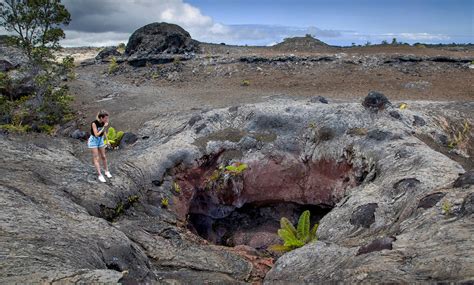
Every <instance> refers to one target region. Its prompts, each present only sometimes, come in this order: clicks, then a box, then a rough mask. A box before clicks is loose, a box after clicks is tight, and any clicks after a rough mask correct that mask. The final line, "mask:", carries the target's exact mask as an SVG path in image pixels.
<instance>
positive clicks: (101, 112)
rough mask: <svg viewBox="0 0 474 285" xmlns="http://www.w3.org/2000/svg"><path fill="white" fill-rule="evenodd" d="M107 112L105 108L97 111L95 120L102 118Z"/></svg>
mask: <svg viewBox="0 0 474 285" xmlns="http://www.w3.org/2000/svg"><path fill="white" fill-rule="evenodd" d="M108 115H109V113H108V112H107V111H105V110H100V111H99V113H97V120H100V119H102V118H103V117H107V116H108Z"/></svg>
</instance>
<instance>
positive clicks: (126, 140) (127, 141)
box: [119, 132, 138, 148]
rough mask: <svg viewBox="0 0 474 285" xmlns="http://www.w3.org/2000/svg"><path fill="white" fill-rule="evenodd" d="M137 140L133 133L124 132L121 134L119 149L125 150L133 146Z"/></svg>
mask: <svg viewBox="0 0 474 285" xmlns="http://www.w3.org/2000/svg"><path fill="white" fill-rule="evenodd" d="M137 140H138V137H137V135H135V134H134V133H130V132H126V133H124V134H123V137H122V140H121V141H120V145H119V146H120V148H125V147H127V146H128V145H131V144H134V143H135V142H136V141H137Z"/></svg>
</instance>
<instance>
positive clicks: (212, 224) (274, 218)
mask: <svg viewBox="0 0 474 285" xmlns="http://www.w3.org/2000/svg"><path fill="white" fill-rule="evenodd" d="M305 210H309V211H310V212H311V225H314V224H315V223H318V222H319V220H320V219H321V218H322V217H323V216H324V215H326V214H327V213H328V212H329V211H330V210H331V208H322V207H319V206H315V205H299V204H296V203H291V202H284V203H270V204H258V203H251V204H245V205H243V206H242V207H241V208H236V209H235V210H233V211H232V212H231V213H230V214H229V215H228V216H225V217H223V218H213V217H211V216H209V215H204V214H193V213H191V214H189V216H188V227H189V228H190V229H191V231H193V232H194V233H196V234H198V235H199V236H201V237H203V238H204V239H206V240H208V241H210V242H212V243H214V244H218V245H225V246H236V245H248V246H251V247H253V248H255V249H257V250H265V249H267V247H268V246H269V245H273V244H280V243H281V240H280V238H279V237H278V235H277V231H278V229H279V228H280V219H281V218H282V217H286V218H288V219H289V220H290V221H291V222H292V223H293V224H297V222H298V219H299V217H300V215H301V214H302V213H303V211H305Z"/></svg>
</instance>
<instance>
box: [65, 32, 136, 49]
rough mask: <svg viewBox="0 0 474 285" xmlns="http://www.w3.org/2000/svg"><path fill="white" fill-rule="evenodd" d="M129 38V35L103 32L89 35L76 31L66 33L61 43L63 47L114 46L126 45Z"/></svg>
mask: <svg viewBox="0 0 474 285" xmlns="http://www.w3.org/2000/svg"><path fill="white" fill-rule="evenodd" d="M129 37H130V34H129V33H117V32H103V33H89V32H78V31H66V39H64V40H62V41H61V45H62V46H64V47H78V46H94V47H103V46H114V45H117V44H118V43H126V42H127V41H128V38H129Z"/></svg>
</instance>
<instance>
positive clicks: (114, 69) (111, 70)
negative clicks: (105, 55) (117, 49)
mask: <svg viewBox="0 0 474 285" xmlns="http://www.w3.org/2000/svg"><path fill="white" fill-rule="evenodd" d="M118 67H119V65H118V63H117V59H116V58H115V57H112V59H111V60H110V63H109V69H108V73H109V74H113V73H115V72H117V70H118Z"/></svg>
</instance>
